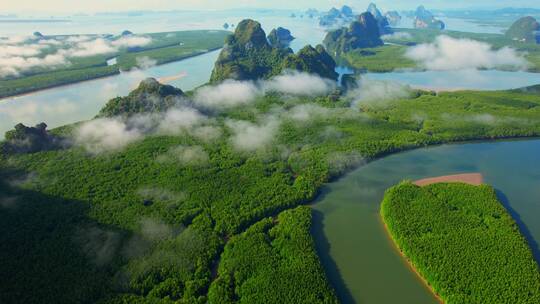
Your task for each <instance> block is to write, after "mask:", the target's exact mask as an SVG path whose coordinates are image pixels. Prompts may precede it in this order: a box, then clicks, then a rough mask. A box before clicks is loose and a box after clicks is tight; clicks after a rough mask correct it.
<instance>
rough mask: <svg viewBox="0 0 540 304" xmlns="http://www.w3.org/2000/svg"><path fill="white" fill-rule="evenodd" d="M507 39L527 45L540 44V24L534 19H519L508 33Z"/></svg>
mask: <svg viewBox="0 0 540 304" xmlns="http://www.w3.org/2000/svg"><path fill="white" fill-rule="evenodd" d="M506 37H508V38H510V39H513V40H516V41H521V42H527V43H540V23H538V21H536V19H535V18H533V17H530V16H528V17H523V18H520V19H518V20H517V21H516V22H514V24H512V26H511V27H510V28H509V29H508V31H507V32H506Z"/></svg>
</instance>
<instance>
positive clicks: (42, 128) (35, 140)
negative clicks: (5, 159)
mask: <svg viewBox="0 0 540 304" xmlns="http://www.w3.org/2000/svg"><path fill="white" fill-rule="evenodd" d="M62 146H63V140H62V138H60V137H58V136H55V135H51V134H49V132H48V131H47V125H46V124H45V123H43V122H42V123H40V124H38V125H36V126H35V127H27V126H25V125H23V124H22V123H20V124H17V125H16V126H15V128H14V129H13V130H11V131H8V132H6V139H5V141H4V142H3V143H1V145H0V150H1V151H2V153H4V154H22V153H35V152H40V151H49V150H55V149H58V148H61V147H62Z"/></svg>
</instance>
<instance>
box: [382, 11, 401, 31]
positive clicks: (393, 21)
mask: <svg viewBox="0 0 540 304" xmlns="http://www.w3.org/2000/svg"><path fill="white" fill-rule="evenodd" d="M384 16H385V17H386V20H387V21H388V23H389V24H390V26H392V27H396V26H398V25H399V23H400V22H401V15H400V14H399V13H398V12H397V11H388V12H386V14H384Z"/></svg>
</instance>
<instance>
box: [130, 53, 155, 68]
mask: <svg viewBox="0 0 540 304" xmlns="http://www.w3.org/2000/svg"><path fill="white" fill-rule="evenodd" d="M135 60H136V62H137V66H138V67H139V68H141V69H143V70H146V69H149V68H151V67H153V66H155V65H156V64H157V61H156V60H154V59H152V58H150V57H148V56H143V57H137V58H136V59H135Z"/></svg>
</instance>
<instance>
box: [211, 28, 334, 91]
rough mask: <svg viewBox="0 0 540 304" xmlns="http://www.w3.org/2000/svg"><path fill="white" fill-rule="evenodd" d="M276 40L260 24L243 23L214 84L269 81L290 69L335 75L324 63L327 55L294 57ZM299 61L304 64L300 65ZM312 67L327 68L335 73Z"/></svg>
mask: <svg viewBox="0 0 540 304" xmlns="http://www.w3.org/2000/svg"><path fill="white" fill-rule="evenodd" d="M278 32H279V30H276V32H275V35H278ZM270 36H271V37H272V36H274V34H271V35H270ZM278 36H279V35H278ZM274 38H276V37H274ZM274 38H271V39H270V40H271V41H273V43H272V44H271V43H270V42H269V41H268V40H269V39H267V37H266V34H265V32H264V30H263V29H262V27H261V24H260V23H259V22H257V21H254V20H249V19H248V20H244V21H242V22H240V24H238V27H237V28H236V31H235V32H234V34H232V35H230V36H229V37H227V39H226V41H225V46H224V47H223V49H222V51H221V53H220V55H219V57H218V59H217V61H216V63H215V66H214V70H213V71H212V76H211V78H210V82H211V83H217V82H221V81H224V80H226V79H235V80H257V79H267V78H270V77H272V76H276V75H279V74H281V73H282V72H283V71H284V70H286V69H295V70H297V71H299V72H315V73H317V74H319V75H321V76H323V77H326V76H328V75H333V73H334V71H333V68H332V66H331V65H328V64H327V62H324V60H327V59H328V58H327V57H326V56H325V55H324V54H321V53H320V52H319V55H318V56H305V54H304V53H302V52H299V54H294V52H293V51H292V49H290V48H287V47H283V46H282V45H276V43H275V40H274ZM288 38H289V39H290V37H288ZM321 48H322V47H321ZM319 49H320V48H319ZM324 53H326V51H325V52H324ZM326 54H327V53H326ZM299 62H304V64H296V63H299ZM310 67H327V68H329V69H332V70H320V69H318V68H313V69H312V68H310ZM334 67H335V63H334ZM335 79H337V76H336V77H335Z"/></svg>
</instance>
